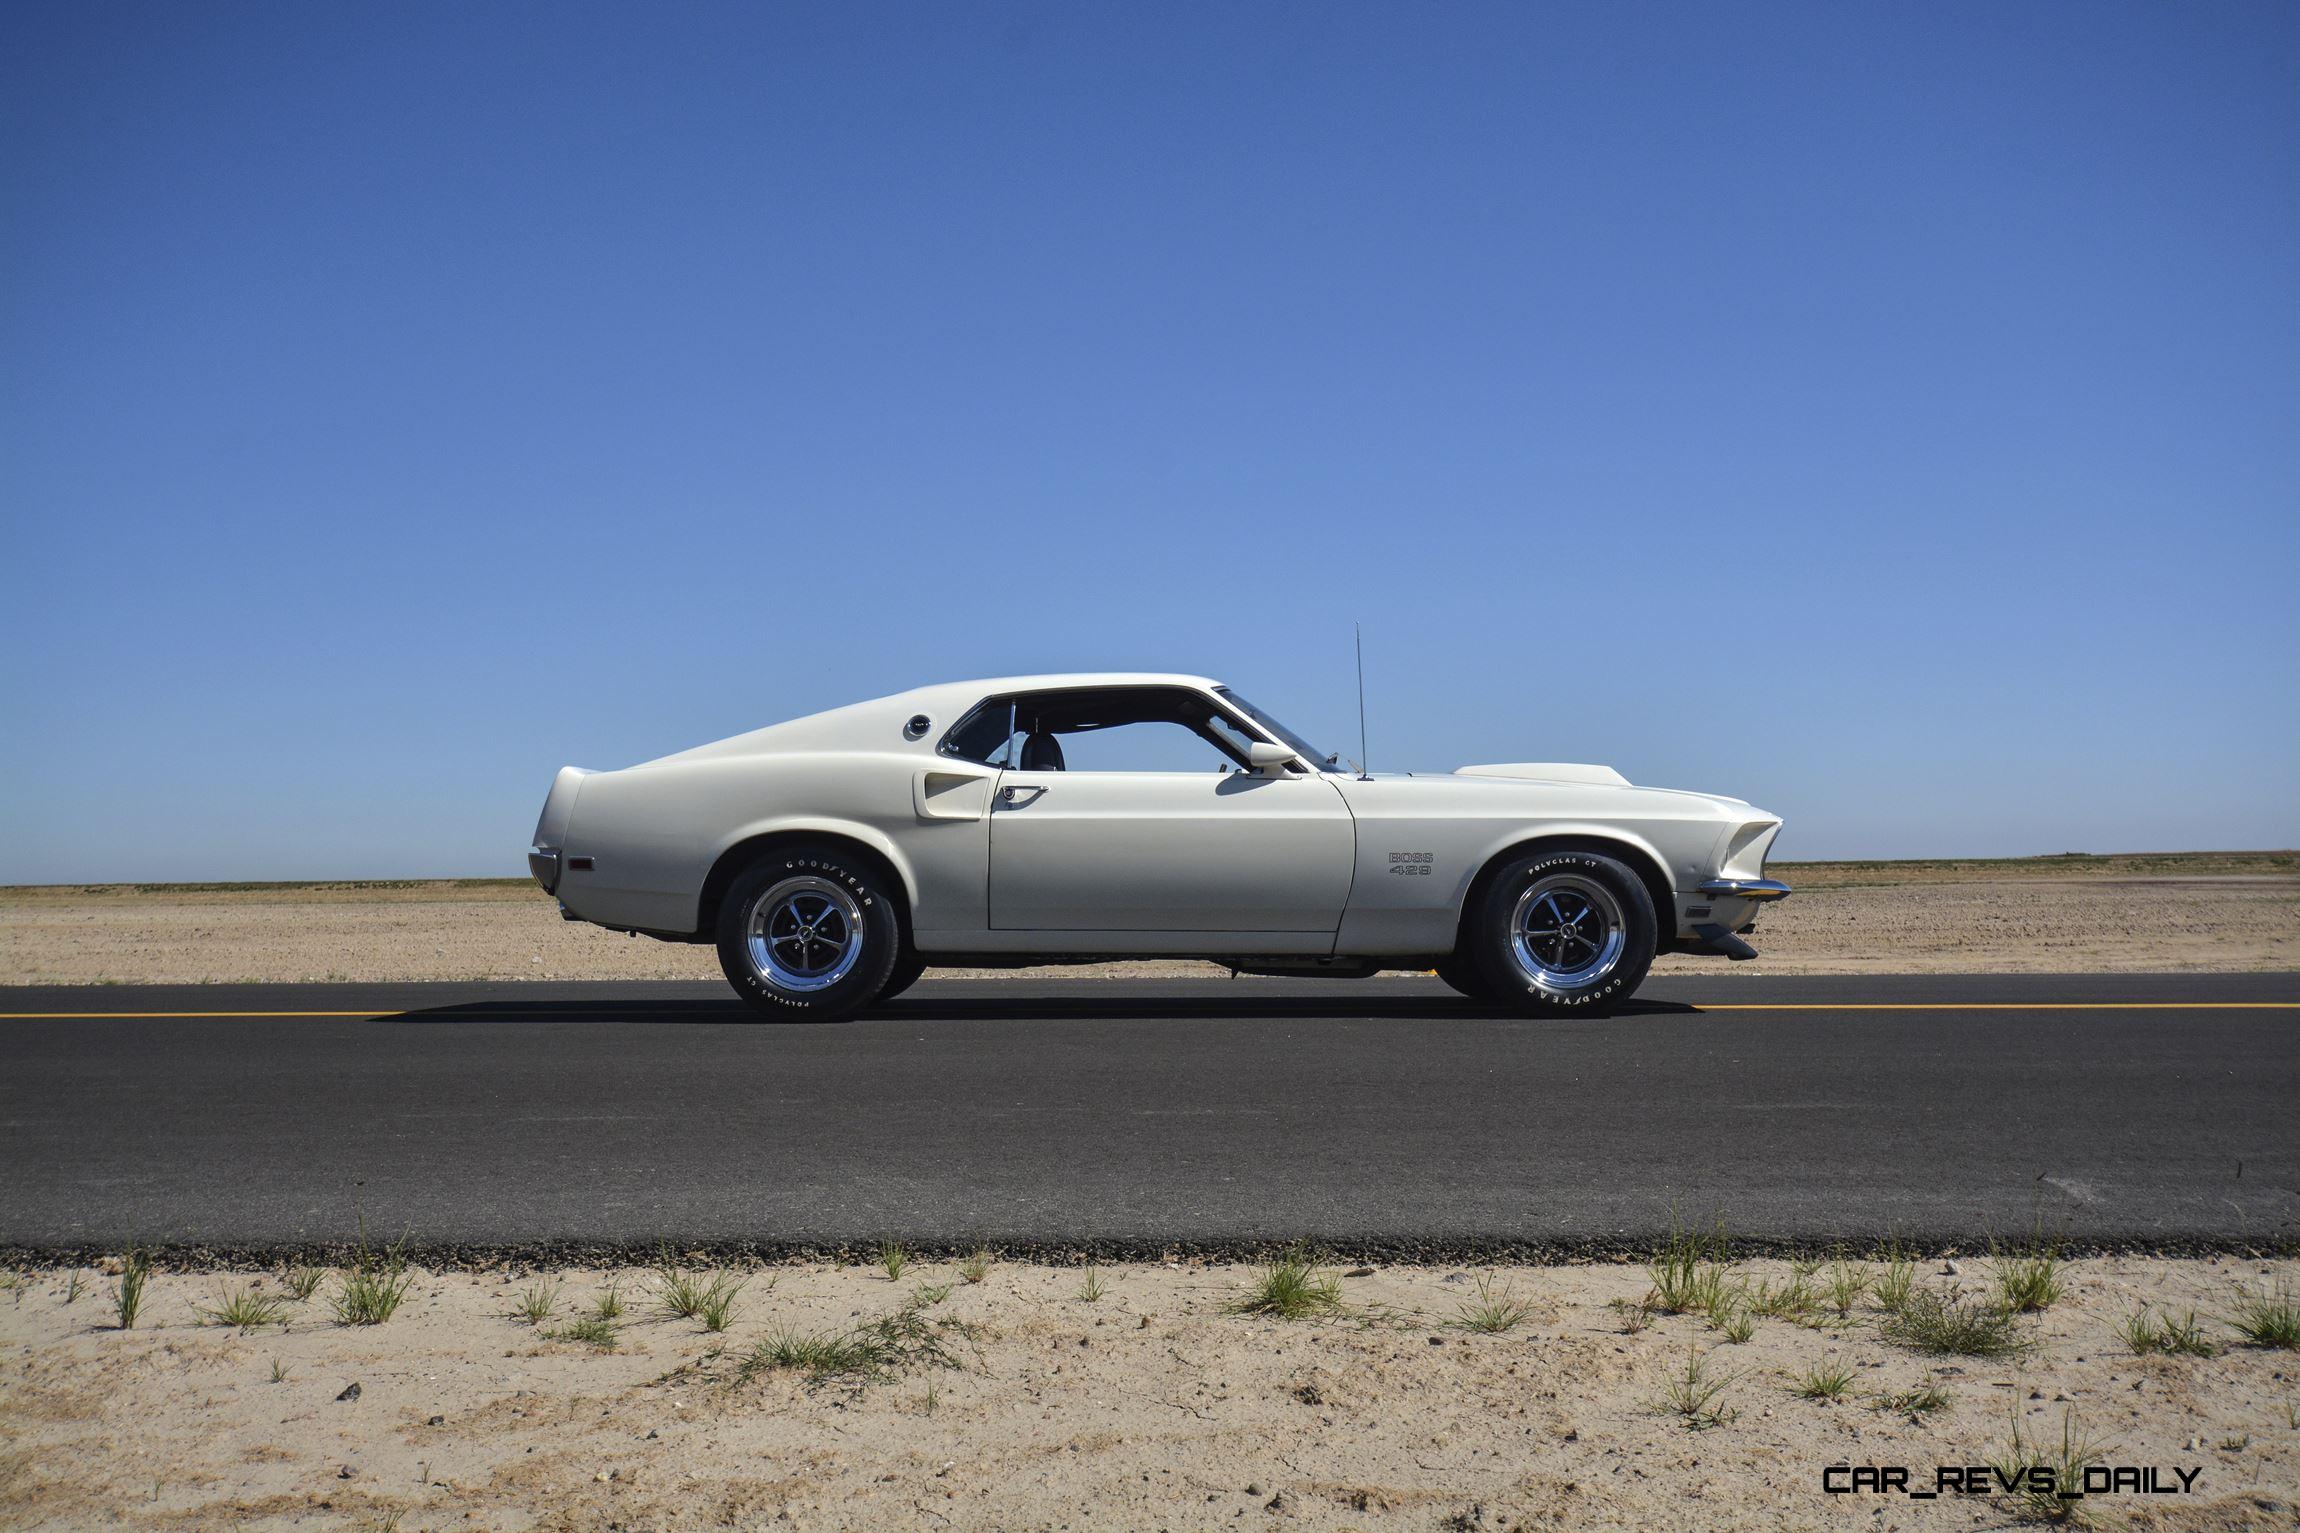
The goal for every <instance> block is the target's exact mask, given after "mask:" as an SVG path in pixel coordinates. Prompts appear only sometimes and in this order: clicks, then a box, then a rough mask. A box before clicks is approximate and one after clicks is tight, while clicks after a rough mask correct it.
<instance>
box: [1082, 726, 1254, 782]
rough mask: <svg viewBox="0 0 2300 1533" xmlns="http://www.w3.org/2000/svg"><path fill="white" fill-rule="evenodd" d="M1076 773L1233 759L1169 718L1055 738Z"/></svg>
mask: <svg viewBox="0 0 2300 1533" xmlns="http://www.w3.org/2000/svg"><path fill="white" fill-rule="evenodd" d="M1055 738H1056V739H1057V740H1058V741H1060V742H1061V745H1062V754H1063V757H1064V762H1063V765H1064V768H1065V770H1068V771H1072V772H1205V773H1207V774H1209V775H1211V774H1212V773H1213V771H1214V770H1215V769H1216V768H1217V767H1226V766H1229V765H1230V763H1229V762H1228V761H1226V760H1224V759H1223V754H1222V752H1221V751H1219V750H1217V749H1215V747H1214V746H1213V744H1212V742H1210V741H1209V740H1207V739H1206V737H1205V736H1204V735H1201V734H1199V733H1198V732H1197V731H1196V730H1194V729H1191V728H1189V727H1188V726H1187V725H1184V724H1180V723H1176V722H1172V721H1169V720H1166V719H1144V720H1141V721H1140V722H1138V723H1133V724H1113V725H1110V726H1109V727H1107V728H1104V729H1082V730H1078V731H1075V732H1073V733H1070V734H1064V735H1057V736H1056V737H1055Z"/></svg>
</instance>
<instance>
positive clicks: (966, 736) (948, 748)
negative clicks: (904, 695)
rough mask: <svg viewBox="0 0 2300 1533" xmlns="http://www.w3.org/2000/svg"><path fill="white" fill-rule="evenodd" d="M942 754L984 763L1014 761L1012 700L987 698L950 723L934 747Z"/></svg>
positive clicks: (997, 763)
mask: <svg viewBox="0 0 2300 1533" xmlns="http://www.w3.org/2000/svg"><path fill="white" fill-rule="evenodd" d="M935 750H936V751H937V752H938V753H940V754H941V755H945V756H956V757H957V758H958V759H959V760H961V761H973V762H979V763H980V764H981V765H983V766H1012V765H1013V764H1014V699H1013V698H1011V697H988V698H984V699H983V700H982V701H981V702H979V703H977V704H975V706H974V707H973V709H972V710H970V711H969V712H968V713H967V715H966V717H965V718H963V719H960V720H959V721H958V722H957V723H956V724H953V725H951V727H950V732H949V733H948V734H946V735H944V736H943V737H942V743H941V744H940V745H937V746H936V747H935Z"/></svg>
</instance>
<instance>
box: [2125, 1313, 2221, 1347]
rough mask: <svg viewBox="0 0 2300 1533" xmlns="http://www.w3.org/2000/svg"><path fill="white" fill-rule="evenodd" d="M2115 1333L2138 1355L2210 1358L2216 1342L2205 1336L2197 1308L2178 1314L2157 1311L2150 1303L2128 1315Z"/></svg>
mask: <svg viewBox="0 0 2300 1533" xmlns="http://www.w3.org/2000/svg"><path fill="white" fill-rule="evenodd" d="M2116 1334H2117V1335H2118V1336H2120V1337H2122V1338H2123V1340H2124V1344H2125V1345H2126V1346H2128V1347H2130V1348H2131V1349H2132V1350H2133V1352H2134V1353H2135V1354H2137V1355H2139V1356H2142V1357H2145V1356H2147V1355H2148V1354H2149V1353H2151V1352H2169V1353H2174V1354H2184V1355H2186V1356H2189V1357H2210V1356H2211V1355H2212V1353H2213V1350H2214V1348H2213V1345H2212V1343H2211V1342H2210V1341H2207V1340H2206V1339H2205V1336H2204V1327H2203V1326H2201V1325H2199V1324H2198V1323H2197V1319H2196V1311H2194V1310H2192V1309H2191V1310H2186V1311H2183V1312H2182V1313H2181V1314H2180V1315H2178V1316H2177V1317H2176V1316H2174V1315H2173V1314H2171V1313H2170V1312H2169V1311H2167V1312H2166V1313H2164V1314H2161V1315H2159V1314H2157V1313H2155V1312H2154V1311H2152V1310H2150V1309H2149V1307H2148V1306H2147V1305H2145V1304H2144V1305H2142V1306H2141V1307H2140V1308H2138V1309H2136V1310H2134V1311H2132V1312H2131V1313H2130V1314H2128V1315H2126V1316H2125V1317H2124V1319H2123V1321H2122V1322H2121V1323H2120V1324H2118V1326H2117V1328H2116Z"/></svg>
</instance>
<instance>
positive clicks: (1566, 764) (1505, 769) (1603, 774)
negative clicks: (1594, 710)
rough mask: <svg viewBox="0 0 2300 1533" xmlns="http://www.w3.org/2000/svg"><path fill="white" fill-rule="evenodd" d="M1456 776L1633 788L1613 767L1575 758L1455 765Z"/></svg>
mask: <svg viewBox="0 0 2300 1533" xmlns="http://www.w3.org/2000/svg"><path fill="white" fill-rule="evenodd" d="M1454 776H1456V777H1530V778H1533V779H1535V780H1537V781H1540V782H1594V783H1603V784H1604V785H1605V786H1607V787H1609V788H1626V787H1629V786H1630V785H1631V784H1630V781H1629V779H1628V778H1626V777H1624V776H1622V775H1621V774H1620V773H1619V772H1616V771H1615V770H1613V768H1611V767H1609V766H1590V765H1588V764H1586V763H1583V762H1575V761H1503V762H1498V763H1495V764H1493V765H1490V766H1465V767H1456V768H1454Z"/></svg>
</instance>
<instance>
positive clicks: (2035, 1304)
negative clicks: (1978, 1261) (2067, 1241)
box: [1989, 1239, 2068, 1315]
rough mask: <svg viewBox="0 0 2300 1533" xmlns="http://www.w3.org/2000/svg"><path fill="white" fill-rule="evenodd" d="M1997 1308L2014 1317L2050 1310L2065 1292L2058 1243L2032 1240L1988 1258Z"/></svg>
mask: <svg viewBox="0 0 2300 1533" xmlns="http://www.w3.org/2000/svg"><path fill="white" fill-rule="evenodd" d="M1989 1262H1990V1266H1991V1269H1992V1274H1991V1275H1992V1279H1993V1281H1994V1284H1995V1288H1996V1296H1997V1305H1998V1307H1999V1308H2001V1309H2004V1310H2007V1311H2009V1312H2011V1313H2012V1314H2016V1315H2031V1314H2035V1313H2036V1312H2037V1311H2039V1310H2043V1309H2049V1308H2051V1307H2052V1305H2053V1302H2054V1301H2055V1300H2057V1299H2059V1298H2060V1297H2061V1296H2062V1295H2063V1294H2064V1293H2066V1292H2067V1291H2068V1285H2067V1283H2066V1281H2065V1280H2064V1278H2063V1275H2062V1273H2061V1260H2060V1242H2058V1241H2053V1242H2051V1243H2049V1244H2048V1243H2046V1242H2045V1241H2043V1240H2041V1239H2040V1240H2035V1241H2032V1242H2030V1243H2029V1244H2028V1245H2027V1246H2024V1247H2018V1248H2015V1249H2013V1250H2010V1251H1992V1252H1991V1253H1990V1256H1989Z"/></svg>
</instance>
